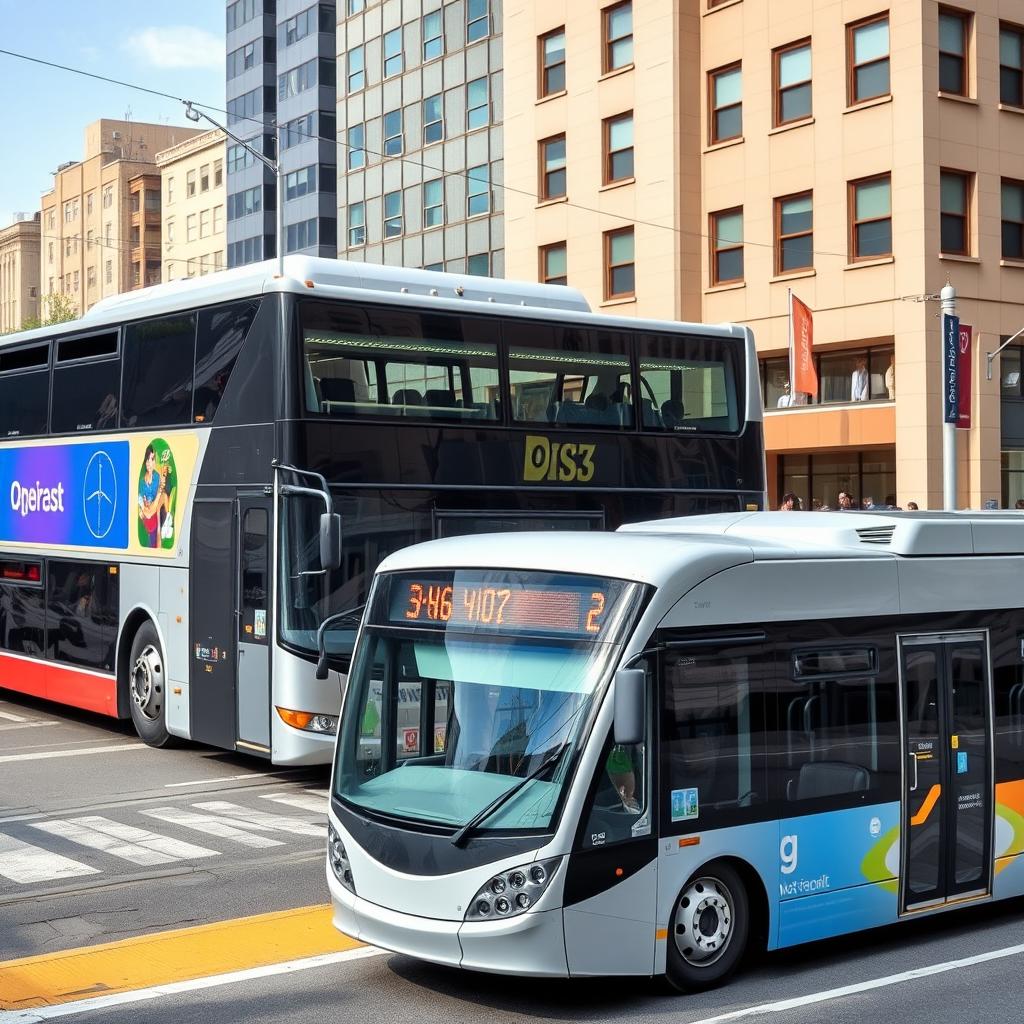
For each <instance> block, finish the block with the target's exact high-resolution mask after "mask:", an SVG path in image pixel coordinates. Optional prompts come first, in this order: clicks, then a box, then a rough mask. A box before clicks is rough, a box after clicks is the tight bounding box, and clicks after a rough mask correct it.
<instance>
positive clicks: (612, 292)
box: [604, 228, 636, 299]
mask: <svg viewBox="0 0 1024 1024" xmlns="http://www.w3.org/2000/svg"><path fill="white" fill-rule="evenodd" d="M635 294H636V261H635V254H634V242H633V229H632V228H620V229H619V230H617V231H606V232H605V233H604V297H605V298H606V299H625V298H630V297H632V296H633V295H635Z"/></svg>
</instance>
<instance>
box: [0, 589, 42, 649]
mask: <svg viewBox="0 0 1024 1024" xmlns="http://www.w3.org/2000/svg"><path fill="white" fill-rule="evenodd" d="M44 597H45V593H44V591H43V588H42V586H40V585H39V584H38V583H36V584H35V585H34V586H14V585H11V584H10V583H3V584H0V650H5V651H13V652H14V653H15V654H28V655H32V656H34V657H38V658H41V657H42V656H43V651H44V650H45V648H46V635H45V620H46V606H45V603H44V600H43V599H44Z"/></svg>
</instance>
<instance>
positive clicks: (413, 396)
mask: <svg viewBox="0 0 1024 1024" xmlns="http://www.w3.org/2000/svg"><path fill="white" fill-rule="evenodd" d="M391 404H392V405H422V404H423V396H422V395H421V394H420V393H419V392H418V391H417V390H416V389H415V388H399V390H398V391H396V392H395V393H394V394H393V395H392V396H391Z"/></svg>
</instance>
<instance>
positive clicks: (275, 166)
mask: <svg viewBox="0 0 1024 1024" xmlns="http://www.w3.org/2000/svg"><path fill="white" fill-rule="evenodd" d="M181 102H182V103H184V104H185V116H186V117H187V118H188V119H189V120H190V121H197V122H198V121H199V119H200V118H202V117H205V118H206V120H207V121H209V122H210V124H212V125H213V126H214V128H219V129H220V130H221V131H222V132H223V133H224V134H225V135H226V136H227V137H228V138H229V139H231V140H232V141H233V142H237V143H238V145H239V146H242V147H244V148H245V149H246V150H248V151H249V153H251V154H252V155H253V156H254V157H255V158H256V159H257V160H259V162H260V163H261V164H263V166H264V167H266V168H267V170H269V171H270V172H271V174H273V175H274V185H275V193H276V194H275V202H276V205H277V210H276V214H275V218H274V230H275V232H276V239H275V243H276V244H275V248H276V249H277V276H278V277H284V168H283V167H282V166H281V128H280V126H279V125H275V127H274V144H275V147H276V149H277V159H276V160H271V159H270V157H268V156H264V155H263V154H262V153H261V152H260V151H259V150H258V149H255V148H254V147H253V146H250V145H249V143H248V142H246V141H245V139H240V138H239V137H238V136H237V135H236V134H235V133H234V132H232V131H230V130H229V129H227V128H226V127H225V126H224V125H222V124H220V123H219V122H218V121H215V120H214V119H213V118H212V117H210V115H209V114H207V113H206V112H205V111H203V110H197V109H196V108H195V107H194V106H193V105H192V101H191V100H182V101H181Z"/></svg>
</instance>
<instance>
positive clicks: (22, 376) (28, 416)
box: [0, 370, 50, 437]
mask: <svg viewBox="0 0 1024 1024" xmlns="http://www.w3.org/2000/svg"><path fill="white" fill-rule="evenodd" d="M49 404H50V373H49V371H48V370H41V371H37V372H36V373H14V374H10V375H8V376H2V377H0V437H23V436H24V435H25V434H45V433H46V413H47V411H48V408H49Z"/></svg>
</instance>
